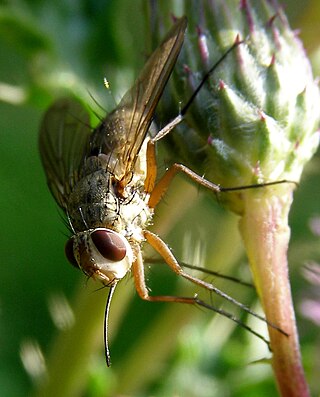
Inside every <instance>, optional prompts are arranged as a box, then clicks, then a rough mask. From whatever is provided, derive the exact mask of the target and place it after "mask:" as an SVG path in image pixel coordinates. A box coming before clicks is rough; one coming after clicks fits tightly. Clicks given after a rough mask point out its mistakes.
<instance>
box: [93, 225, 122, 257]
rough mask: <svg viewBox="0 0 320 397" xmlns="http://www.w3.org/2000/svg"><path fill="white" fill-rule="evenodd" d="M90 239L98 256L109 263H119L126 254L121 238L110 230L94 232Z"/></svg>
mask: <svg viewBox="0 0 320 397" xmlns="http://www.w3.org/2000/svg"><path fill="white" fill-rule="evenodd" d="M91 239H92V241H93V243H94V245H95V246H96V248H97V249H98V251H99V252H100V254H101V255H102V256H103V257H104V258H106V259H109V260H110V261H114V262H119V261H121V260H122V259H123V258H124V257H125V256H126V254H127V248H126V246H125V243H124V242H123V240H122V238H121V237H119V236H118V235H117V233H115V232H112V231H111V230H95V231H94V232H92V233H91Z"/></svg>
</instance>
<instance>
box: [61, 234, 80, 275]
mask: <svg viewBox="0 0 320 397" xmlns="http://www.w3.org/2000/svg"><path fill="white" fill-rule="evenodd" d="M64 252H65V254H66V257H67V259H68V261H69V262H70V263H71V265H72V266H74V267H76V268H78V269H79V265H78V262H77V260H76V258H75V256H74V252H73V239H72V238H69V240H68V241H67V243H66V245H65V247H64Z"/></svg>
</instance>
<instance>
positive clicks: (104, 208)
mask: <svg viewBox="0 0 320 397" xmlns="http://www.w3.org/2000/svg"><path fill="white" fill-rule="evenodd" d="M186 27H187V19H186V18H185V17H182V18H180V19H178V20H177V21H176V23H175V24H174V26H173V27H172V28H171V30H170V31H169V32H168V34H167V35H166V37H165V38H164V40H163V42H162V43H161V44H160V46H159V47H158V48H157V49H156V50H155V51H154V52H153V54H152V55H151V56H150V58H149V59H148V61H147V63H146V65H145V66H144V68H143V69H142V71H141V73H140V75H139V77H138V78H137V80H136V81H135V83H134V85H133V87H132V88H131V89H130V90H129V91H128V92H127V93H126V94H125V95H124V97H123V98H122V100H121V101H120V103H119V105H118V106H117V107H116V108H115V109H114V110H113V111H112V112H111V113H110V114H109V115H108V116H107V117H106V118H105V119H104V120H102V122H101V123H100V124H99V125H98V126H97V127H96V128H95V129H94V130H93V131H92V130H91V128H90V127H89V114H88V112H87V111H86V109H85V108H84V107H83V106H82V105H81V104H80V103H79V102H76V101H74V100H71V99H60V100H58V101H57V102H55V103H54V104H53V105H52V106H51V107H50V108H49V110H48V111H47V112H46V114H45V115H44V118H43V121H42V124H41V129H40V138H39V145H40V154H41V160H42V164H43V167H44V169H45V173H46V178H47V183H48V185H49V188H50V191H51V193H52V195H53V196H54V198H55V200H56V201H57V203H58V204H59V206H60V207H61V208H62V209H63V211H64V212H65V213H66V216H67V219H68V222H69V225H70V229H71V230H72V233H73V235H72V237H71V238H70V239H69V240H68V242H67V243H66V247H65V252H66V256H67V258H68V260H69V261H70V262H71V264H73V265H74V266H76V267H77V268H79V269H81V270H82V271H83V272H84V273H85V274H86V275H87V276H88V277H90V278H93V279H96V280H99V281H101V282H102V283H103V284H104V285H105V286H108V287H110V292H109V296H108V301H107V305H106V312H105V327H104V337H105V355H106V362H107V365H108V366H110V354H109V347H108V339H107V328H108V313H109V307H110V302H111V297H112V294H113V292H114V289H115V287H116V285H117V283H118V282H119V281H120V280H121V279H122V278H123V277H124V276H125V275H126V274H127V273H128V272H129V271H132V274H133V278H134V282H135V286H136V290H137V292H138V294H139V296H140V297H141V298H142V299H144V300H147V301H166V302H181V303H188V304H196V305H200V306H203V307H206V308H209V309H211V310H214V311H217V312H219V313H220V314H222V315H224V316H226V317H229V318H231V319H232V320H233V321H236V322H238V323H240V324H241V325H242V326H243V327H244V328H246V329H249V328H248V327H247V326H246V325H245V324H243V323H241V322H240V321H239V320H237V319H235V318H234V317H233V316H232V315H231V314H229V313H227V312H225V311H223V310H222V309H217V308H213V307H212V306H209V305H208V304H207V303H205V302H203V301H201V300H200V299H198V298H197V297H196V296H195V297H176V296H151V295H149V291H148V289H147V286H146V281H145V275H144V264H143V258H142V252H141V245H142V243H143V242H145V241H146V242H148V243H149V244H150V245H151V246H152V247H153V248H154V249H155V250H156V251H157V252H158V253H159V254H160V256H161V257H162V259H163V260H164V261H165V262H166V264H167V265H169V267H170V268H171V269H172V270H173V271H174V272H175V273H176V274H178V275H180V276H182V277H184V278H185V279H187V280H189V281H191V282H193V283H195V284H197V285H199V286H201V287H203V288H205V289H207V290H209V291H212V292H214V293H216V294H219V295H220V296H222V297H224V298H225V299H227V300H228V301H230V302H231V303H233V304H235V305H237V306H239V307H241V308H242V309H244V310H246V311H247V312H249V313H251V314H253V315H255V316H256V317H258V318H260V319H262V320H263V321H266V320H265V319H264V318H263V317H260V316H259V315H257V314H255V313H253V312H251V310H250V309H249V308H248V307H246V306H244V305H242V304H241V303H239V302H237V301H236V300H234V299H233V298H231V297H229V296H228V295H226V294H224V293H223V292H222V291H220V290H219V289H217V288H215V287H214V286H213V285H212V284H210V283H207V282H205V281H203V280H201V279H198V278H195V277H193V276H191V275H189V274H188V273H187V272H185V271H184V270H183V269H182V267H181V266H180V264H179V263H178V261H177V260H176V258H175V257H174V255H173V254H172V252H171V250H170V249H169V247H168V246H167V245H166V243H165V242H164V241H162V240H161V238H160V237H158V236H157V235H156V234H154V233H152V232H150V231H148V230H147V228H148V225H149V224H150V223H151V220H152V218H153V214H154V209H155V207H156V206H157V204H158V203H159V201H160V200H161V198H162V197H163V195H164V194H165V192H166V190H167V189H168V187H169V185H170V182H171V181H172V179H173V177H174V176H175V174H176V173H178V172H182V173H184V174H185V175H187V176H188V177H189V178H191V179H192V180H193V181H195V182H197V183H199V184H200V185H202V186H204V187H206V188H208V189H209V190H211V191H213V192H215V193H217V192H221V191H227V190H239V189H242V188H243V187H239V188H233V189H227V188H226V189H224V188H221V187H219V186H218V185H215V184H213V183H211V182H209V181H207V180H205V179H204V178H202V177H201V176H199V175H197V174H195V173H194V172H193V171H191V170H190V169H189V168H187V167H185V166H184V165H182V164H174V165H173V166H171V167H170V168H169V169H168V170H167V171H166V172H165V173H164V175H163V176H162V178H160V180H159V181H158V182H156V176H157V165H156V157H155V143H156V142H157V141H158V140H160V139H161V138H162V137H164V136H165V135H166V134H167V133H169V132H170V131H171V130H172V128H174V126H175V125H177V124H178V123H180V122H181V120H182V119H183V116H184V114H185V113H186V111H187V109H188V108H189V106H190V104H191V103H192V100H193V99H194V97H195V96H196V94H197V92H198V91H199V90H200V89H201V87H202V85H203V83H204V81H205V80H206V79H207V78H208V76H209V74H210V73H211V71H212V70H213V69H214V68H215V67H216V66H217V64H218V63H220V62H221V61H222V60H223V59H224V58H225V56H226V55H227V54H228V53H229V52H230V51H231V50H232V49H233V48H234V46H236V45H238V44H239V43H240V42H239V41H238V42H236V43H235V45H234V46H233V47H232V48H231V49H230V50H228V51H227V52H226V54H225V55H224V56H223V57H222V58H221V59H220V60H219V61H218V63H217V64H216V65H214V67H213V68H212V69H211V70H210V71H209V72H208V73H207V74H206V75H205V77H204V79H203V81H202V82H201V84H200V85H199V87H198V88H197V90H196V91H195V93H194V94H193V95H192V97H191V99H190V100H189V101H188V103H187V105H186V106H185V107H184V108H183V109H182V111H181V113H180V115H179V116H177V117H176V118H175V119H174V120H173V121H172V122H171V123H169V124H168V125H167V126H166V127H165V128H164V129H162V130H161V131H159V132H158V133H157V134H156V136H155V137H153V138H152V137H150V136H149V134H148V131H149V127H150V124H151V122H152V119H153V116H154V112H155V108H156V106H157V104H158V102H159V99H160V97H161V95H162V93H163V90H164V88H165V86H166V83H167V81H168V79H169V77H170V74H171V72H172V70H173V67H174V65H175V63H176V60H177V57H178V55H179V52H180V50H181V47H182V44H183V40H184V33H185V30H186ZM275 183H281V182H275ZM271 184H273V183H271ZM264 185H268V184H264ZM259 186H260V185H259ZM272 326H273V325H272ZM274 327H276V326H274ZM249 330H250V332H252V333H254V334H255V335H257V336H259V337H260V338H262V339H263V340H265V339H264V338H263V337H262V336H260V335H259V334H257V333H255V332H254V331H253V330H251V329H249ZM280 331H281V330H280Z"/></svg>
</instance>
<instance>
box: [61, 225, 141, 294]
mask: <svg viewBox="0 0 320 397" xmlns="http://www.w3.org/2000/svg"><path fill="white" fill-rule="evenodd" d="M65 253H66V256H67V259H68V260H69V262H70V263H71V264H72V265H73V266H75V267H77V268H79V269H81V270H82V271H83V272H84V273H85V274H86V275H87V276H88V277H92V278H94V279H97V280H100V281H101V282H102V283H103V284H105V285H108V286H110V285H113V284H116V283H117V281H119V280H121V279H122V278H123V277H124V276H125V275H126V273H127V272H128V271H129V270H130V268H131V266H132V263H133V260H134V254H133V250H132V248H131V246H130V244H129V242H128V240H127V239H126V238H125V237H124V236H122V235H121V234H119V233H117V232H115V231H113V230H111V229H106V228H96V229H89V230H86V231H84V232H79V233H77V234H75V235H74V236H72V237H71V238H70V239H69V240H68V242H67V244H66V246H65Z"/></svg>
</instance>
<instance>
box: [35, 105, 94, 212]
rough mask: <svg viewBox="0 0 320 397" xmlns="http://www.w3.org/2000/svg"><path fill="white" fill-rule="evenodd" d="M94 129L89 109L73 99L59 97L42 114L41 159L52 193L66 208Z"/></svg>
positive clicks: (61, 205)
mask: <svg viewBox="0 0 320 397" xmlns="http://www.w3.org/2000/svg"><path fill="white" fill-rule="evenodd" d="M91 132H92V130H91V129H90V126H89V114H88V112H87V111H86V109H85V108H84V107H83V106H82V105H81V104H80V103H79V102H77V101H75V100H72V99H60V100H58V101H56V102H55V103H54V104H53V105H52V106H51V107H50V108H49V109H48V110H47V112H46V113H45V115H44V117H43V120H42V123H41V127H40V136H39V148H40V156H41V161H42V165H43V168H44V170H45V173H46V177H47V182H48V186H49V188H50V190H51V193H52V195H53V196H54V198H55V199H56V201H57V203H58V204H59V205H60V207H62V208H63V209H65V208H66V199H67V196H68V195H69V193H70V191H71V189H72V187H73V185H74V184H75V182H76V181H77V180H78V175H79V168H80V164H81V162H82V160H83V158H84V156H85V153H86V151H87V148H88V143H89V136H90V135H91Z"/></svg>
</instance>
